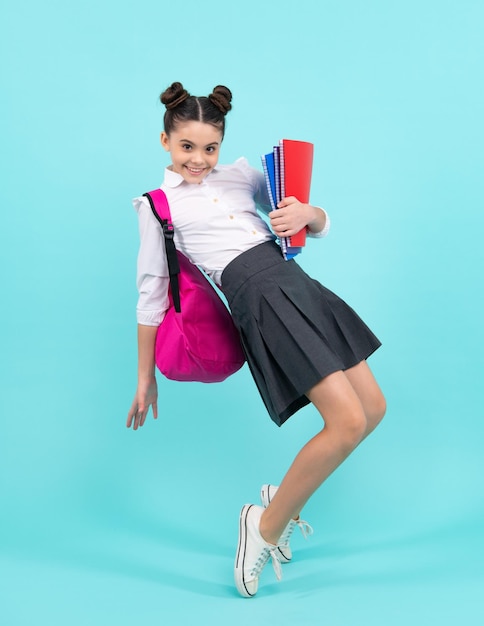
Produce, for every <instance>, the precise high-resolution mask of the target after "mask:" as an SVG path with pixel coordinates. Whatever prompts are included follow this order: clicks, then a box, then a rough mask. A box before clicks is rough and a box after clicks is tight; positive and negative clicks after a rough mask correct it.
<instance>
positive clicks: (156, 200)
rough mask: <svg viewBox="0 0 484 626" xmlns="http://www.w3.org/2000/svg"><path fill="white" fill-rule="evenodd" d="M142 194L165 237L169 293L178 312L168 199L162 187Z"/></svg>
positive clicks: (176, 279) (173, 233)
mask: <svg viewBox="0 0 484 626" xmlns="http://www.w3.org/2000/svg"><path fill="white" fill-rule="evenodd" d="M143 195H144V196H146V198H148V201H149V203H150V206H151V210H152V211H153V215H154V216H155V217H156V219H157V220H158V221H159V223H160V224H161V230H162V232H163V237H164V239H165V250H166V260H167V262H168V273H169V275H170V287H171V295H172V297H173V305H174V307H175V311H176V312H177V313H180V311H181V306H180V288H179V284H178V274H179V273H180V264H179V263H178V256H177V254H176V247H175V242H174V240H173V237H174V236H175V229H174V227H173V224H172V221H171V214H170V207H169V205H168V199H167V197H166V195H165V192H164V191H163V190H162V189H154V190H153V191H150V192H149V193H145V194H143Z"/></svg>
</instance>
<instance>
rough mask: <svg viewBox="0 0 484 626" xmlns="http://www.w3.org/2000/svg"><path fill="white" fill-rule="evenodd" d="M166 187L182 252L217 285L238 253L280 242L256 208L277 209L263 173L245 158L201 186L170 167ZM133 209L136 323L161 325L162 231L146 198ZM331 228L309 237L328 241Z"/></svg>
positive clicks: (165, 282)
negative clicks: (136, 228) (136, 239)
mask: <svg viewBox="0 0 484 626" xmlns="http://www.w3.org/2000/svg"><path fill="white" fill-rule="evenodd" d="M161 188H162V189H163V191H164V192H165V194H166V197H167V199H168V204H169V206H170V213H171V217H172V222H173V225H174V228H175V237H174V240H175V245H176V247H177V249H178V250H179V251H180V252H182V253H183V254H184V255H185V256H186V257H188V258H189V259H190V261H191V262H192V263H194V264H196V265H198V266H200V267H201V268H202V269H203V270H204V271H205V272H206V273H207V274H208V275H209V276H210V278H211V279H212V280H213V281H214V282H215V283H216V284H217V285H220V282H221V280H220V279H221V276H222V272H223V270H224V269H225V267H226V266H227V265H228V264H229V263H230V262H231V261H232V260H233V259H235V258H236V257H237V256H238V255H239V254H241V253H242V252H245V251H246V250H250V249H251V248H253V247H254V246H256V245H258V244H260V243H264V242H265V241H270V240H273V239H275V235H274V234H273V233H272V232H271V230H270V229H269V226H268V225H267V223H266V222H265V221H264V220H263V219H262V217H261V216H260V215H259V214H258V213H257V210H256V209H260V210H262V211H263V212H264V213H266V214H267V213H269V212H270V211H271V210H272V209H271V205H270V202H269V197H268V195H267V189H266V185H265V180H264V175H263V174H262V172H258V171H257V170H255V169H253V168H251V167H250V166H249V164H248V162H247V160H246V159H244V158H240V159H238V160H237V161H236V162H235V163H233V164H232V165H217V166H216V167H215V168H214V169H213V170H212V171H211V172H210V173H209V174H208V176H206V177H205V179H204V180H203V181H202V182H201V183H200V184H191V183H187V182H186V181H185V180H184V179H183V177H182V176H181V175H180V174H177V173H176V172H173V171H171V170H169V169H166V170H165V180H164V182H163V184H162V185H161ZM133 205H134V207H135V209H136V211H137V212H138V218H139V231H140V249H139V254H138V272H137V287H138V291H139V299H138V305H137V309H136V312H137V320H138V323H139V324H143V325H145V326H159V325H160V323H161V322H162V320H163V317H164V314H165V311H166V310H167V309H168V306H169V301H168V286H169V275H168V265H167V261H166V254H165V244H164V240H163V233H162V231H161V228H160V225H159V223H158V221H157V220H156V218H155V216H154V215H153V212H152V210H151V207H150V205H149V202H148V200H147V198H145V197H143V196H141V197H138V198H135V199H134V200H133ZM328 230H329V219H328V217H327V218H326V225H325V227H324V230H322V231H321V232H320V233H311V232H309V233H308V235H309V236H312V237H324V236H325V235H326V234H327V232H328Z"/></svg>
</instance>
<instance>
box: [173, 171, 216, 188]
mask: <svg viewBox="0 0 484 626" xmlns="http://www.w3.org/2000/svg"><path fill="white" fill-rule="evenodd" d="M216 171H217V168H216V167H214V168H213V170H212V171H211V172H210V174H208V176H205V178H204V181H205V180H207V178H210V177H211V176H212V175H213V174H214V173H215V172H216ZM163 182H164V184H165V185H166V186H167V187H171V188H172V189H174V188H175V187H179V186H180V185H181V184H182V183H183V182H185V180H184V178H183V176H182V175H181V174H178V173H177V172H174V171H173V170H170V169H169V168H168V167H166V168H165V180H164V181H163ZM202 182H203V181H202Z"/></svg>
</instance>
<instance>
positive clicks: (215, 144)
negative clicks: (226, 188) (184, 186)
mask: <svg viewBox="0 0 484 626" xmlns="http://www.w3.org/2000/svg"><path fill="white" fill-rule="evenodd" d="M221 144H222V131H220V130H218V129H217V128H215V126H212V124H205V123H204V122H195V121H192V122H185V123H183V124H180V125H179V126H177V127H176V128H175V130H173V131H172V132H171V133H170V135H167V134H166V133H165V132H162V133H161V145H162V146H163V147H164V148H165V150H166V151H167V152H169V153H170V154H171V162H172V166H171V169H172V170H173V171H174V172H177V173H178V174H181V175H182V176H183V178H184V179H185V180H186V181H187V183H201V182H202V180H203V179H204V178H205V176H207V174H209V172H211V171H212V170H213V168H214V167H215V166H216V165H217V161H218V157H219V152H220V146H221Z"/></svg>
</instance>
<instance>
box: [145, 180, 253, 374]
mask: <svg viewBox="0 0 484 626" xmlns="http://www.w3.org/2000/svg"><path fill="white" fill-rule="evenodd" d="M144 195H145V196H146V197H147V198H148V200H149V203H150V205H151V209H152V211H153V213H154V215H155V217H156V219H157V220H158V221H159V222H160V224H161V228H162V231H163V236H164V239H165V249H166V257H167V261H168V271H169V274H170V291H169V297H170V308H169V309H168V311H167V312H166V314H165V317H164V319H163V321H162V322H161V325H160V326H159V328H158V332H157V335H156V344H155V362H156V366H157V367H158V369H159V370H160V372H161V373H162V374H163V375H164V376H166V378H169V379H171V380H179V381H198V382H202V383H215V382H220V381H222V380H225V379H226V378H227V377H228V376H230V375H231V374H234V373H235V372H236V371H237V370H239V369H240V368H241V367H242V365H243V364H244V362H245V356H244V353H243V350H242V346H241V344H240V338H239V333H238V331H237V329H236V328H235V325H234V322H233V320H232V316H231V315H230V312H229V310H228V309H227V307H226V306H225V304H224V303H223V302H222V300H221V299H220V297H219V296H218V294H217V292H216V291H215V289H214V288H213V287H212V285H211V284H210V283H209V281H208V280H207V279H206V278H205V276H204V275H203V274H202V272H201V271H200V270H199V269H198V267H197V266H196V265H193V264H192V263H191V262H190V261H189V260H188V259H187V257H186V256H184V255H183V254H182V253H181V252H178V250H177V249H176V247H175V242H174V240H173V236H174V233H175V230H174V228H173V224H172V221H171V215H170V208H169V206H168V200H167V198H166V195H165V193H164V192H163V191H162V190H161V189H155V190H154V191H150V192H149V193H145V194H144Z"/></svg>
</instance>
